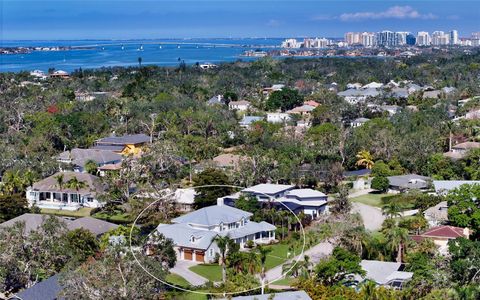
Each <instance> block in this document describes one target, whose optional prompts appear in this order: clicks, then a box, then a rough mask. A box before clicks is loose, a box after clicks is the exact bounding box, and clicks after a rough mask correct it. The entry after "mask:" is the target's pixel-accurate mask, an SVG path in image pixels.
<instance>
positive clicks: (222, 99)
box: [207, 95, 227, 105]
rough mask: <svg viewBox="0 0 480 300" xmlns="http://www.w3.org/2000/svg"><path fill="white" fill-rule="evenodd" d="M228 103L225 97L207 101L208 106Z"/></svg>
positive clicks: (218, 96)
mask: <svg viewBox="0 0 480 300" xmlns="http://www.w3.org/2000/svg"><path fill="white" fill-rule="evenodd" d="M225 103H227V99H225V98H223V95H216V96H213V97H212V98H210V99H209V100H208V101H207V105H224V104H225Z"/></svg>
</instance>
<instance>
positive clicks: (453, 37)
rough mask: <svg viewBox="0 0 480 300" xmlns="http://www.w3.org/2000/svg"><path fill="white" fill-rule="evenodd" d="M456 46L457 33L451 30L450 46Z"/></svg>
mask: <svg viewBox="0 0 480 300" xmlns="http://www.w3.org/2000/svg"><path fill="white" fill-rule="evenodd" d="M457 44H458V31H456V30H452V31H450V45H457Z"/></svg>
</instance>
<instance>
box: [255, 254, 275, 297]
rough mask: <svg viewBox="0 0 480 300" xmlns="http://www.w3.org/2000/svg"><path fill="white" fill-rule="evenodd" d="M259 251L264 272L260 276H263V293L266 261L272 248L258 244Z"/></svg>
mask: <svg viewBox="0 0 480 300" xmlns="http://www.w3.org/2000/svg"><path fill="white" fill-rule="evenodd" d="M256 251H257V253H258V254H259V256H260V265H261V266H262V273H261V274H260V277H261V278H262V295H263V294H264V292H265V275H266V274H265V262H266V261H267V256H268V253H270V252H272V249H270V248H266V247H263V246H262V245H258V246H257V249H256Z"/></svg>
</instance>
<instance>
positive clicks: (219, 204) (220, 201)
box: [217, 197, 225, 206]
mask: <svg viewBox="0 0 480 300" xmlns="http://www.w3.org/2000/svg"><path fill="white" fill-rule="evenodd" d="M217 205H218V206H223V205H225V203H224V201H223V197H220V198H217Z"/></svg>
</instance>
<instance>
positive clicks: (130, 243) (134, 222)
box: [129, 184, 307, 297]
mask: <svg viewBox="0 0 480 300" xmlns="http://www.w3.org/2000/svg"><path fill="white" fill-rule="evenodd" d="M205 187H230V188H235V189H245V187H242V186H237V185H223V184H210V185H200V186H194V187H188V188H185V190H189V189H193V190H195V188H205ZM174 194H175V191H174V192H171V193H169V194H166V195H164V196H162V197H160V199H157V200H155V201H153V202H152V203H150V204H149V205H148V206H147V207H145V208H144V209H143V210H142V211H141V212H140V213H139V214H138V216H137V217H136V218H135V220H134V221H133V223H132V227H130V235H129V248H130V252H131V253H132V255H133V258H134V259H135V262H136V263H137V264H138V265H139V266H140V268H142V270H143V271H145V272H146V273H147V274H148V275H150V277H152V278H154V279H156V280H157V281H160V282H161V283H163V284H165V285H167V286H170V287H172V288H174V289H177V290H181V291H183V292H189V293H194V294H200V295H213V296H224V297H225V296H226V295H235V294H241V293H247V292H251V291H255V290H258V289H261V288H262V285H260V286H259V287H255V288H252V289H248V290H244V291H239V292H223V293H207V292H200V291H192V290H189V289H185V288H182V287H180V286H176V285H174V284H170V283H168V282H166V281H163V280H162V279H159V278H157V277H156V276H155V275H153V274H152V273H150V272H149V271H148V270H147V269H146V268H145V267H144V266H143V265H142V264H141V263H140V261H138V258H137V256H136V255H135V251H133V249H132V233H133V229H134V227H135V224H136V223H137V221H138V219H139V218H140V216H141V215H142V214H143V213H144V212H145V211H146V210H148V209H149V208H150V206H152V205H154V204H155V203H156V202H158V201H160V200H161V199H163V198H165V197H168V196H171V195H174ZM259 194H262V195H264V196H267V197H268V198H269V199H270V200H273V201H274V202H276V203H280V204H282V205H283V206H284V207H285V208H286V209H287V210H288V211H289V212H290V213H292V214H293V215H294V216H295V218H296V219H297V221H298V224H300V229H301V232H302V235H303V245H302V251H301V252H300V254H298V255H297V256H295V257H298V259H297V260H294V258H295V257H293V258H292V259H291V260H294V261H295V263H294V264H293V265H292V266H291V267H290V268H289V269H288V270H287V271H285V272H282V275H280V277H277V278H275V279H274V280H271V281H270V282H269V283H271V282H275V281H278V280H280V279H283V278H285V276H286V274H288V272H290V271H291V270H292V269H293V268H294V267H295V265H297V264H298V263H299V261H300V259H301V258H303V257H304V252H305V246H306V241H307V240H306V236H305V229H304V227H303V224H302V222H301V220H300V219H299V218H298V216H297V215H296V214H295V213H294V212H293V211H292V210H291V209H290V208H289V207H288V206H286V205H285V204H284V203H282V202H280V201H276V199H275V198H273V197H271V196H269V195H267V194H265V193H261V192H259ZM279 266H280V265H279ZM277 267H278V266H277Z"/></svg>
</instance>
